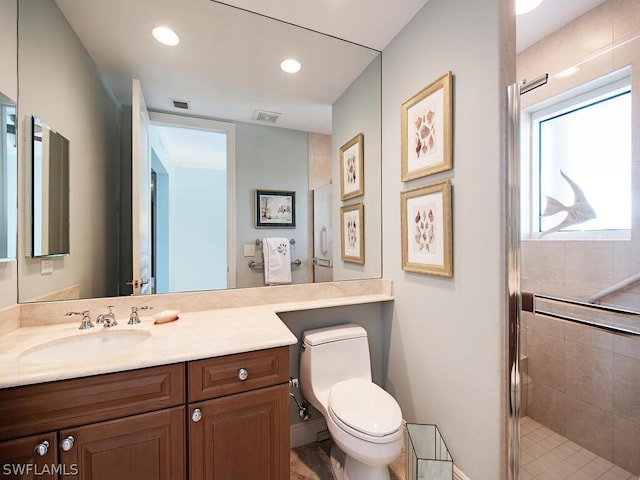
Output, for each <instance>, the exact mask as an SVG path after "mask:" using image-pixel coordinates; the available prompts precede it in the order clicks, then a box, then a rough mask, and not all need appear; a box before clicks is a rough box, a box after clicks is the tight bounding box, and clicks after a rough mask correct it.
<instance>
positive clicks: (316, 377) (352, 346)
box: [300, 323, 371, 403]
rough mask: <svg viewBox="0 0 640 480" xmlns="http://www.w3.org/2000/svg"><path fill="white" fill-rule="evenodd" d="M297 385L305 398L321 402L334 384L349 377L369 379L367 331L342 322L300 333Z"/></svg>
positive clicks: (369, 362) (369, 364)
mask: <svg viewBox="0 0 640 480" xmlns="http://www.w3.org/2000/svg"><path fill="white" fill-rule="evenodd" d="M302 345H303V348H302V353H301V357H300V386H301V387H302V392H303V394H304V395H305V397H306V398H307V399H312V398H314V397H316V398H318V399H319V400H320V401H322V402H323V403H324V398H322V397H323V396H324V395H328V393H329V389H330V388H331V387H332V386H333V385H334V384H336V383H338V382H341V381H343V380H349V379H352V378H362V379H365V380H369V381H370V380H371V360H370V358H369V341H368V338H367V331H366V330H365V329H364V328H362V327H361V326H360V325H356V324H351V323H350V324H346V325H337V326H335V327H326V328H318V329H314V330H307V331H305V332H304V333H303V334H302Z"/></svg>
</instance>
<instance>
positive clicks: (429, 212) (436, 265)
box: [400, 180, 453, 277]
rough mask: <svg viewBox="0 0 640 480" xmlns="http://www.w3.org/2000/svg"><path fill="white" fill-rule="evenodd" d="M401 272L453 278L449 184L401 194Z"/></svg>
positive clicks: (440, 184) (445, 182)
mask: <svg viewBox="0 0 640 480" xmlns="http://www.w3.org/2000/svg"><path fill="white" fill-rule="evenodd" d="M400 201H401V232H402V269H403V270H406V271H408V272H418V273H427V274H430V275H439V276H442V277H452V276H453V255H452V233H451V230H452V216H451V181H450V180H446V181H444V182H439V183H435V184H432V185H426V186H423V187H418V188H414V189H412V190H408V191H406V192H402V193H401V194H400Z"/></svg>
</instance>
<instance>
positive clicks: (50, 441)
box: [0, 347, 289, 480]
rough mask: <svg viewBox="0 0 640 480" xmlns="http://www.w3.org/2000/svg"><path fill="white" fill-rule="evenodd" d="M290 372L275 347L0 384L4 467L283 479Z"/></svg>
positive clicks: (64, 473)
mask: <svg viewBox="0 0 640 480" xmlns="http://www.w3.org/2000/svg"><path fill="white" fill-rule="evenodd" d="M288 380H289V349H288V347H278V348H271V349H266V350H259V351H253V352H248V353H240V354H235V355H226V356H222V357H216V358H210V359H202V360H195V361H191V362H182V363H175V364H171V365H163V366H158V367H150V368H144V369H140V370H132V371H127V372H118V373H113V374H105V375H96V376H91V377H86V378H78V379H70V380H63V381H59V382H49V383H43V384H38V385H28V386H21V387H14V388H10V389H5V390H1V391H0V440H2V441H0V460H1V463H2V465H3V474H6V473H7V472H9V470H8V469H10V468H18V469H19V468H28V469H31V470H30V473H31V475H26V477H27V478H28V477H30V476H34V474H35V473H36V472H38V473H50V474H49V475H42V476H41V478H63V477H64V478H66V477H69V478H79V479H84V478H87V479H88V478H90V479H93V480H98V479H105V480H107V479H113V478H118V479H131V480H144V479H149V480H157V479H182V478H190V479H194V480H195V479H205V478H206V479H230V478H238V479H240V478H247V479H250V478H251V479H254V478H256V479H257V478H268V479H285V478H286V479H288V478H289V386H288ZM33 462H35V463H33ZM28 464H33V465H34V466H33V467H25V465H28ZM8 465H9V466H8ZM187 465H188V472H187ZM16 476H17V477H18V478H23V477H22V476H19V475H16Z"/></svg>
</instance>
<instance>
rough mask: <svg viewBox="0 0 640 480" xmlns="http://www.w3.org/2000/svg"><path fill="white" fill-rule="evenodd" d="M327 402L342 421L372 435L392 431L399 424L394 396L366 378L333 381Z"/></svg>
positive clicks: (375, 435) (395, 430) (377, 435)
mask: <svg viewBox="0 0 640 480" xmlns="http://www.w3.org/2000/svg"><path fill="white" fill-rule="evenodd" d="M328 406H329V408H330V409H331V411H332V412H333V414H334V415H335V416H336V417H337V418H338V419H339V420H340V421H341V422H343V423H344V424H345V425H348V426H349V427H351V428H353V429H354V430H357V431H359V432H362V433H365V434H367V435H371V436H374V437H384V436H386V435H390V434H393V433H395V432H397V431H398V430H399V429H400V428H401V427H402V412H401V411H400V407H399V406H398V403H397V402H396V400H395V399H394V398H393V397H392V396H391V395H389V394H388V393H387V392H385V391H384V390H383V389H382V388H380V387H379V386H378V385H376V384H375V383H373V382H371V381H368V380H363V379H359V378H356V379H351V380H345V381H344V382H339V383H336V384H335V385H334V386H333V387H331V391H330V392H329V401H328Z"/></svg>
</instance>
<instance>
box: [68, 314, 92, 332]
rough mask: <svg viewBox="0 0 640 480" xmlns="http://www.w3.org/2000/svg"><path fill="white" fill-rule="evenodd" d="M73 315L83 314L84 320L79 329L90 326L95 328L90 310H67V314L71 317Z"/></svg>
mask: <svg viewBox="0 0 640 480" xmlns="http://www.w3.org/2000/svg"><path fill="white" fill-rule="evenodd" d="M73 315H82V322H81V323H80V326H79V327H78V329H79V330H86V329H88V328H93V323H91V317H90V316H89V310H84V311H83V312H67V313H65V316H67V317H70V316H73Z"/></svg>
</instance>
